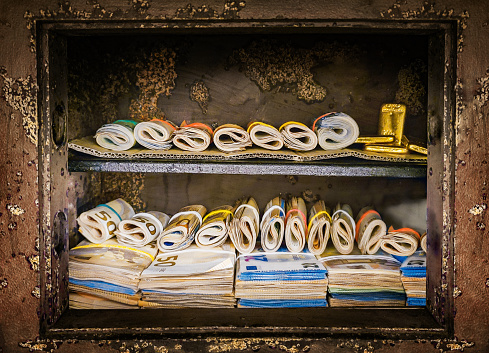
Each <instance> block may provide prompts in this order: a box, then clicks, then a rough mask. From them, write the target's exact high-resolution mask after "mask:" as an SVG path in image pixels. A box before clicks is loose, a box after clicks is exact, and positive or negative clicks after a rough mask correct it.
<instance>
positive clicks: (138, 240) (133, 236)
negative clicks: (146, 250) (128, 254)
mask: <svg viewBox="0 0 489 353" xmlns="http://www.w3.org/2000/svg"><path fill="white" fill-rule="evenodd" d="M169 220H170V217H169V216H168V215H167V214H166V213H163V212H158V211H149V212H141V213H137V214H135V215H134V216H133V217H132V218H130V219H125V220H123V221H122V222H120V223H119V225H118V227H117V230H116V231H115V235H116V237H117V241H118V242H119V243H121V244H124V245H129V246H145V245H146V244H148V243H150V242H152V241H153V240H155V239H156V238H157V237H158V236H159V235H160V234H161V232H162V231H163V229H165V227H166V225H167V224H168V221H169Z"/></svg>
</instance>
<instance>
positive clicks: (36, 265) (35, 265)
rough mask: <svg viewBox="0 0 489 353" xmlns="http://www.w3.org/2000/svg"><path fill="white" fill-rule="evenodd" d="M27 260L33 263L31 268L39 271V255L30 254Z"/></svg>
mask: <svg viewBox="0 0 489 353" xmlns="http://www.w3.org/2000/svg"><path fill="white" fill-rule="evenodd" d="M27 261H29V264H30V265H31V270H33V271H36V272H39V255H31V256H28V257H27Z"/></svg>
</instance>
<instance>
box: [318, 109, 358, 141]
mask: <svg viewBox="0 0 489 353" xmlns="http://www.w3.org/2000/svg"><path fill="white" fill-rule="evenodd" d="M312 130H313V131H314V132H315V133H316V134H317V136H318V144H319V146H321V148H322V149H323V150H339V149H342V148H345V147H348V146H350V145H351V144H352V143H354V142H355V140H356V139H357V138H358V135H359V134H360V130H359V129H358V124H357V123H356V121H355V120H353V118H352V117H351V116H349V115H348V114H345V113H336V112H334V113H328V114H324V115H321V116H320V117H319V118H317V119H316V120H315V121H314V123H313V126H312Z"/></svg>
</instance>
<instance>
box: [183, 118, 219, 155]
mask: <svg viewBox="0 0 489 353" xmlns="http://www.w3.org/2000/svg"><path fill="white" fill-rule="evenodd" d="M213 135H214V132H213V131H212V129H211V127H210V126H208V125H206V124H203V123H192V124H187V123H186V122H185V121H184V122H183V123H182V125H181V126H180V127H179V128H178V129H177V130H176V131H175V132H174V133H173V144H174V145H175V146H176V147H178V148H180V149H181V150H184V151H191V152H202V151H204V150H206V149H207V147H209V145H210V144H211V142H212V137H213Z"/></svg>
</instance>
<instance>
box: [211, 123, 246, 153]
mask: <svg viewBox="0 0 489 353" xmlns="http://www.w3.org/2000/svg"><path fill="white" fill-rule="evenodd" d="M214 145H216V147H217V148H218V149H219V150H221V151H223V152H237V151H243V150H245V149H246V147H249V146H251V145H252V143H251V139H250V135H249V134H248V132H247V131H246V130H245V129H243V128H242V127H241V126H239V125H235V124H224V125H221V126H219V127H218V128H217V129H215V130H214Z"/></svg>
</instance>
